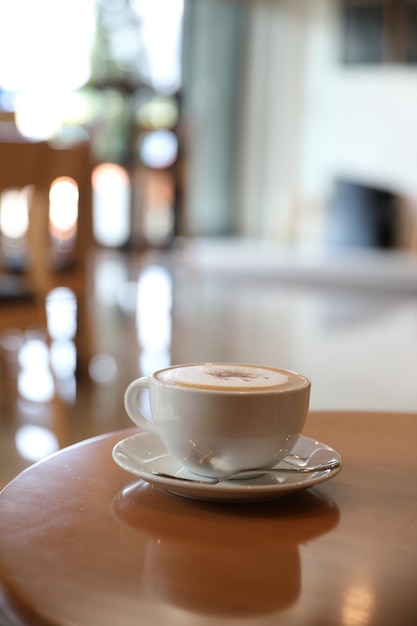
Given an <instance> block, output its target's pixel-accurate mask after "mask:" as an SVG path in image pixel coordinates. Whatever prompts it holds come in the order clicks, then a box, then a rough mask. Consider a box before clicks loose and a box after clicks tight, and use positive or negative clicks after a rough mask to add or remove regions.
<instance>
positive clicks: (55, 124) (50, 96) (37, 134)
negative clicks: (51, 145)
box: [15, 88, 66, 139]
mask: <svg viewBox="0 0 417 626" xmlns="http://www.w3.org/2000/svg"><path fill="white" fill-rule="evenodd" d="M65 96H66V94H61V93H56V92H51V90H50V88H49V89H42V91H40V90H30V91H22V92H20V93H19V94H18V95H17V96H16V102H15V107H16V111H15V120H16V126H17V128H18V129H19V131H20V132H21V134H22V135H24V136H25V137H30V138H31V139H50V138H52V137H54V136H56V135H57V134H58V133H59V131H60V129H61V126H62V124H63V120H64V107H65Z"/></svg>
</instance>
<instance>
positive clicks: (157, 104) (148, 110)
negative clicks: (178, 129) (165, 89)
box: [137, 97, 178, 130]
mask: <svg viewBox="0 0 417 626" xmlns="http://www.w3.org/2000/svg"><path fill="white" fill-rule="evenodd" d="M137 120H138V122H139V124H141V125H142V126H144V127H145V128H149V129H152V130H158V129H162V128H172V127H173V126H175V124H176V123H177V121H178V107H177V104H176V102H175V101H174V100H171V99H168V98H160V97H156V98H154V99H153V100H151V101H150V102H146V103H145V104H143V105H142V106H141V107H140V108H139V110H138V113H137Z"/></svg>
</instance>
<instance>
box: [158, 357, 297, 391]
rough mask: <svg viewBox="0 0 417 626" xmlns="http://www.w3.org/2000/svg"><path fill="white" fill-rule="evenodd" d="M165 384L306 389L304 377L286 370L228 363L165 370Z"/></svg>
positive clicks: (160, 376)
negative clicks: (303, 387)
mask: <svg viewBox="0 0 417 626" xmlns="http://www.w3.org/2000/svg"><path fill="white" fill-rule="evenodd" d="M156 378H157V379H158V380H160V381H161V382H162V383H165V384H168V385H174V386H179V387H191V388H194V389H209V390H223V391H267V390H271V389H279V390H284V389H291V388H297V387H302V386H303V385H304V381H305V379H304V377H303V376H299V375H297V374H294V373H291V372H287V371H286V370H279V369H273V368H268V367H260V366H256V365H240V364H233V363H232V364H228V363H206V364H201V365H182V366H178V367H172V368H168V369H165V370H161V371H160V372H157V373H156Z"/></svg>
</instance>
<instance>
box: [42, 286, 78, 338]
mask: <svg viewBox="0 0 417 626" xmlns="http://www.w3.org/2000/svg"><path fill="white" fill-rule="evenodd" d="M46 316H47V328H48V333H49V335H50V337H51V339H55V340H63V339H73V338H74V337H75V335H76V332H77V298H76V295H75V293H74V292H73V291H72V290H71V289H68V288H67V287H57V288H56V289H52V290H51V291H50V292H49V293H48V295H47V297H46Z"/></svg>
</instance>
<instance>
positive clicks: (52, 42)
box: [0, 0, 95, 112]
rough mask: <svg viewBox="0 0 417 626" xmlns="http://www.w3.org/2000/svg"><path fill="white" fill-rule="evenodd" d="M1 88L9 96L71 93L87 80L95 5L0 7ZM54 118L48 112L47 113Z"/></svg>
mask: <svg viewBox="0 0 417 626" xmlns="http://www.w3.org/2000/svg"><path fill="white" fill-rule="evenodd" d="M2 5H3V6H2V11H1V20H0V85H1V86H2V87H3V88H4V89H7V90H10V91H26V90H31V89H37V90H39V91H41V90H43V89H50V86H51V85H54V88H55V89H56V90H65V91H66V90H73V89H78V88H80V87H81V86H83V85H84V84H85V83H86V82H87V81H88V79H89V77H90V52H91V48H92V43H93V37H94V33H95V0H72V1H71V2H57V1H56V0H37V1H36V2H34V1H33V0H12V1H9V2H7V4H6V5H5V3H4V2H3V3H2ZM51 112H52V111H51Z"/></svg>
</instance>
